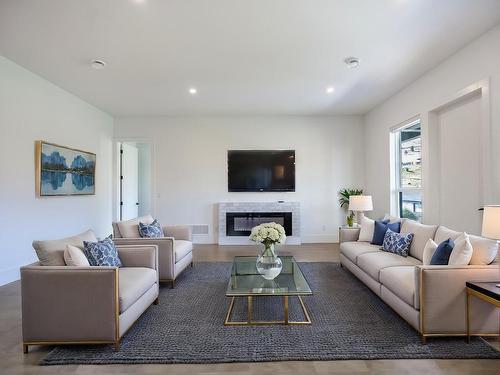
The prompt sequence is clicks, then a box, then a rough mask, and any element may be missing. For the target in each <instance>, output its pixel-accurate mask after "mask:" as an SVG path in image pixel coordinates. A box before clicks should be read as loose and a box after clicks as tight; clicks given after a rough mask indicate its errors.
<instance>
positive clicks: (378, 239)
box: [371, 220, 401, 246]
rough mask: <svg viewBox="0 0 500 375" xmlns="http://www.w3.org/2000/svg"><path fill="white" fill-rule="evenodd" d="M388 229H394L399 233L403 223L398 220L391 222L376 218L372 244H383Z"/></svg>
mask: <svg viewBox="0 0 500 375" xmlns="http://www.w3.org/2000/svg"><path fill="white" fill-rule="evenodd" d="M388 229H390V230H392V231H393V232H395V233H399V231H400V230H401V223H400V222H396V223H392V224H391V223H389V222H388V221H380V220H376V221H375V229H374V230H373V238H372V242H371V244H372V245H379V246H382V243H383V242H384V237H385V233H386V232H387V230H388Z"/></svg>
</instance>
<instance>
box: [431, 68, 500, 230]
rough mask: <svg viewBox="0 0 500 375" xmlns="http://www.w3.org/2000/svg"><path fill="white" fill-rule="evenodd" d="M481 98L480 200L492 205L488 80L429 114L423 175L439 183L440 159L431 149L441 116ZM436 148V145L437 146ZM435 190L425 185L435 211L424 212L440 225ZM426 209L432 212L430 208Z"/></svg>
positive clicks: (433, 149)
mask: <svg viewBox="0 0 500 375" xmlns="http://www.w3.org/2000/svg"><path fill="white" fill-rule="evenodd" d="M478 94H479V100H480V106H481V109H480V111H481V123H480V128H479V132H480V133H479V142H480V148H481V150H482V152H481V153H480V155H479V159H480V171H479V172H480V180H479V194H480V197H479V200H480V202H482V204H483V205H486V204H488V203H492V199H493V196H492V187H491V177H492V170H491V165H492V163H491V161H492V155H491V152H492V145H491V121H490V82H489V79H488V78H486V79H483V80H480V81H478V82H475V83H473V84H471V85H469V86H467V87H465V88H464V89H462V90H459V91H458V92H456V93H455V94H453V95H451V96H450V97H449V98H448V99H446V100H445V101H443V102H441V103H440V104H438V105H437V106H435V107H434V108H432V109H431V110H429V111H428V113H427V114H428V117H427V124H428V126H427V129H426V130H427V131H426V132H425V137H424V138H423V139H422V143H423V145H424V143H425V148H424V147H423V145H422V152H423V155H422V160H423V165H422V172H423V176H422V177H423V179H424V180H425V181H434V182H436V181H439V178H440V163H441V161H440V158H439V153H438V151H437V149H436V147H432V145H433V142H437V141H438V140H439V112H440V111H442V110H443V109H446V108H448V107H450V106H453V105H455V104H457V103H459V102H461V101H463V100H466V99H467V98H469V97H472V96H474V95H478ZM434 146H437V144H434ZM432 185H433V186H432V187H431V186H429V184H424V192H423V194H424V196H425V197H426V201H428V202H430V203H431V204H432V207H433V209H432V211H431V212H427V215H426V211H427V210H424V216H425V219H426V222H440V218H441V212H440V207H439V204H438V203H439V199H440V184H439V183H433V184H432ZM426 208H430V207H429V206H427V207H426ZM478 208H479V207H478Z"/></svg>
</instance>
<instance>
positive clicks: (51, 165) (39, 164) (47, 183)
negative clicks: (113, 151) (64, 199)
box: [35, 140, 96, 197]
mask: <svg viewBox="0 0 500 375" xmlns="http://www.w3.org/2000/svg"><path fill="white" fill-rule="evenodd" d="M95 171H96V154H94V153H93V152H88V151H83V150H79V149H75V148H71V147H66V146H61V145H58V144H55V143H50V142H45V141H41V140H40V141H36V142H35V190H36V195H37V196H38V197H49V196H72V195H95Z"/></svg>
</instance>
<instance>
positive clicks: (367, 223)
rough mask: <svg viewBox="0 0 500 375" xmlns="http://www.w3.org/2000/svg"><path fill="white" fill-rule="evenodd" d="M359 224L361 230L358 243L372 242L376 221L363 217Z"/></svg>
mask: <svg viewBox="0 0 500 375" xmlns="http://www.w3.org/2000/svg"><path fill="white" fill-rule="evenodd" d="M359 224H360V225H361V229H360V230H359V238H358V241H360V242H370V241H371V240H372V239H373V230H374V229H375V220H372V219H370V218H368V217H366V216H362V217H361V220H360V223H359Z"/></svg>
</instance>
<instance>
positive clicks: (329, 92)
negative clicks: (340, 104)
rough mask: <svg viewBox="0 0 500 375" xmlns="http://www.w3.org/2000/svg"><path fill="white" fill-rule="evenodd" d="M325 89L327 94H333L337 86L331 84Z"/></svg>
mask: <svg viewBox="0 0 500 375" xmlns="http://www.w3.org/2000/svg"><path fill="white" fill-rule="evenodd" d="M325 91H326V93H327V94H331V93H333V92H334V91H335V88H334V87H332V86H330V87H327V88H326V90H325Z"/></svg>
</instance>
